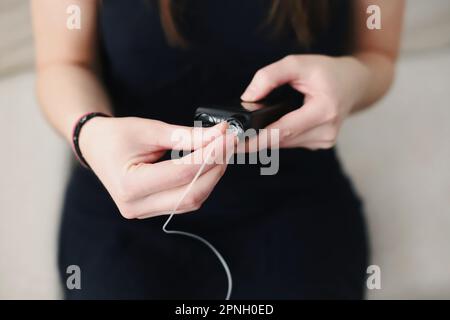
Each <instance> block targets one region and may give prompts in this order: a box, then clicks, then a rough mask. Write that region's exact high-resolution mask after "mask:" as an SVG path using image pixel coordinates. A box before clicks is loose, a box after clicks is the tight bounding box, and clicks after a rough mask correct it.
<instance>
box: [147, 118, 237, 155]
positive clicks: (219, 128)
mask: <svg viewBox="0 0 450 320" xmlns="http://www.w3.org/2000/svg"><path fill="white" fill-rule="evenodd" d="M227 127H228V124H227V123H226V122H221V123H219V124H217V125H215V126H214V127H211V128H201V127H185V126H177V125H170V124H167V123H162V125H161V126H160V128H159V134H158V137H157V138H156V139H157V141H156V142H155V144H157V145H158V146H160V147H162V148H164V149H172V150H197V149H199V148H202V147H204V146H206V145H207V144H208V143H210V142H211V141H212V140H214V139H215V138H217V137H219V136H221V135H223V134H224V133H225V131H226V129H227ZM153 135H154V132H153ZM154 139H155V137H153V140H154Z"/></svg>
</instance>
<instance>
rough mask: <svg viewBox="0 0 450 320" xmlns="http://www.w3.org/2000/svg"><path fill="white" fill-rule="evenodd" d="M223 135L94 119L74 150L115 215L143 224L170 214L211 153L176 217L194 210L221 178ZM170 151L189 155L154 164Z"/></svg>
mask: <svg viewBox="0 0 450 320" xmlns="http://www.w3.org/2000/svg"><path fill="white" fill-rule="evenodd" d="M226 129H227V126H226V124H219V125H217V126H215V127H213V128H209V129H201V128H189V127H180V126H174V125H169V124H166V123H164V122H160V121H154V120H147V119H141V118H101V117H97V118H94V119H92V120H90V121H89V122H87V123H86V125H85V126H84V127H83V129H82V130H81V133H80V149H81V151H82V153H83V156H84V158H85V159H86V161H87V162H88V163H89V165H90V167H91V168H92V170H93V171H94V172H95V173H96V175H97V176H98V178H99V179H100V180H101V182H102V183H103V184H104V186H105V187H106V189H107V190H108V191H109V193H110V194H111V196H112V198H113V200H114V201H115V203H116V205H117V207H118V208H119V210H120V212H121V214H122V215H123V216H124V217H125V218H128V219H133V218H147V217H151V216H156V215H162V214H167V213H170V212H171V211H172V210H173V209H174V206H175V205H176V203H177V202H178V201H179V199H180V197H181V195H182V194H183V191H184V189H185V187H186V185H187V184H189V183H190V182H191V180H192V179H193V178H194V176H195V175H196V173H197V171H198V170H199V168H200V166H201V165H202V163H203V161H204V160H205V157H206V155H207V154H208V153H209V152H213V153H212V158H210V161H208V165H206V167H205V168H204V171H203V173H202V175H201V176H200V177H199V179H198V180H197V182H196V183H195V184H194V186H193V188H192V189H191V191H190V193H189V194H188V195H187V196H186V198H185V200H184V201H183V202H182V203H181V205H180V206H179V208H178V210H177V213H183V212H188V211H194V210H197V209H199V208H200V206H201V205H202V203H203V202H204V201H205V200H206V198H207V197H208V196H209V194H210V193H211V191H212V190H213V188H214V186H215V185H216V183H217V182H218V181H219V179H220V178H221V177H222V175H223V173H224V172H225V169H226V160H225V159H218V157H223V156H224V155H225V154H226V153H224V152H223V151H224V150H223V147H224V146H228V149H227V150H226V151H227V152H229V151H230V150H229V149H230V148H232V147H233V146H234V143H235V142H234V139H235V136H234V135H233V134H226ZM225 143H226V145H225ZM230 146H231V147H230ZM170 149H175V150H193V149H195V151H193V152H192V153H190V154H189V155H187V156H185V157H183V158H182V160H183V161H180V159H178V160H176V159H174V160H167V161H162V162H158V163H155V162H156V161H157V160H158V159H159V158H160V157H161V156H162V155H163V154H164V153H165V151H167V150H170ZM212 149H214V150H212Z"/></svg>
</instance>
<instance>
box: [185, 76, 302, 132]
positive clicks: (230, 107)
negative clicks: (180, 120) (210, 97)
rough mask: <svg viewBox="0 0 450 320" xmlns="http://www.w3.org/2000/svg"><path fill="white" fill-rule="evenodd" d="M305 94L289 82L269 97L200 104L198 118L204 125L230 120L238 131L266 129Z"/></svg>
mask: <svg viewBox="0 0 450 320" xmlns="http://www.w3.org/2000/svg"><path fill="white" fill-rule="evenodd" d="M303 102H304V96H303V94H301V93H300V92H298V91H296V90H294V89H292V88H291V87H290V86H288V85H284V86H281V87H279V88H277V89H275V90H273V91H272V92H271V93H270V94H269V95H268V96H267V97H266V98H264V99H262V100H260V101H257V102H244V101H239V100H238V101H232V102H227V103H217V104H207V105H204V106H201V107H199V108H197V110H196V111H195V117H194V120H195V121H201V124H202V127H212V126H214V125H216V124H218V123H220V122H223V121H227V122H228V123H229V125H230V127H231V128H232V129H233V130H235V131H236V132H237V133H238V134H242V133H244V132H245V131H246V130H248V129H255V130H258V129H263V128H265V127H266V126H267V125H269V124H271V123H273V122H275V121H276V120H278V119H279V118H281V117H282V116H283V115H285V114H287V113H289V112H291V111H293V110H295V109H298V108H300V107H301V106H302V105H303Z"/></svg>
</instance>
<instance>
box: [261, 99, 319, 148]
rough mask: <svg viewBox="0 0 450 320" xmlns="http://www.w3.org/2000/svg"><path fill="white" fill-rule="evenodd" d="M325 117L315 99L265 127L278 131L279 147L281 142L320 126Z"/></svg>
mask: <svg viewBox="0 0 450 320" xmlns="http://www.w3.org/2000/svg"><path fill="white" fill-rule="evenodd" d="M324 119H326V117H325V116H324V112H323V108H322V107H321V106H320V104H319V103H318V102H316V101H315V99H311V100H310V101H308V102H306V103H305V105H303V107H301V108H300V109H297V110H294V111H292V112H290V113H288V114H286V115H284V116H283V117H281V118H280V119H278V120H277V121H275V122H274V123H272V124H270V125H269V126H267V128H266V129H269V130H270V129H279V130H280V146H282V144H283V141H288V140H290V139H293V138H295V137H297V136H299V135H301V134H303V133H304V132H306V131H308V130H310V129H312V128H314V127H317V126H320V125H322V124H323V123H324V122H325V120H324Z"/></svg>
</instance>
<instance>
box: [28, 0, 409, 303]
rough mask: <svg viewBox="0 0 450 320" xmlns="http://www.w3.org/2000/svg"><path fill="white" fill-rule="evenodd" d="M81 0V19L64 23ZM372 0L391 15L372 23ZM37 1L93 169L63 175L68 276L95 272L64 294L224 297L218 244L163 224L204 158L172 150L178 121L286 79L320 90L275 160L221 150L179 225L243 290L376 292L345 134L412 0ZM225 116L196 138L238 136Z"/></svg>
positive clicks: (372, 94) (69, 118)
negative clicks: (339, 146)
mask: <svg viewBox="0 0 450 320" xmlns="http://www.w3.org/2000/svg"><path fill="white" fill-rule="evenodd" d="M71 4H76V5H78V6H79V7H80V8H81V25H80V27H81V28H80V29H76V28H75V29H71V28H67V27H66V20H67V19H68V15H67V14H66V10H67V7H68V6H69V5H71ZM373 4H376V5H378V6H379V7H380V8H381V13H382V16H381V18H382V29H381V30H369V29H368V28H367V26H366V19H367V18H368V15H367V8H368V6H369V5H373ZM32 12H33V17H34V29H35V37H36V52H37V71H38V72H37V73H38V81H37V86H38V95H39V98H40V101H41V105H42V108H43V110H44V113H45V114H46V116H47V118H48V120H49V122H50V123H51V124H52V125H53V126H54V127H55V128H56V129H57V130H58V132H60V133H61V134H62V135H63V136H64V137H65V138H66V139H67V141H68V142H69V143H72V141H73V139H74V132H73V127H74V126H75V127H76V128H77V129H78V130H75V131H76V132H75V134H76V139H75V140H76V141H75V147H76V151H77V154H78V155H79V156H80V157H82V159H81V160H82V162H84V163H85V164H86V165H88V166H89V167H90V168H91V170H89V169H86V168H83V167H82V166H80V165H76V166H74V168H73V171H72V174H71V177H70V181H69V185H68V188H67V191H66V197H65V202H64V208H63V217H62V225H61V232H60V247H59V266H60V272H61V276H62V280H63V283H65V279H66V276H67V275H66V272H65V271H66V268H67V266H69V265H78V266H80V268H81V275H82V277H81V290H68V289H67V290H66V291H65V293H66V297H67V298H87V299H91V298H93V299H96V298H113V299H116V298H117V299H119V298H155V299H161V298H169V299H171V298H218V299H220V298H223V297H224V296H225V292H226V279H225V275H224V273H223V269H222V268H221V266H220V264H218V263H217V261H216V257H215V256H214V255H213V254H212V253H211V252H209V251H208V249H207V248H206V247H204V246H202V244H199V243H197V242H195V241H193V240H190V239H187V238H183V237H178V236H168V235H166V234H164V233H163V232H162V231H161V226H162V225H163V223H164V221H165V219H166V218H167V216H165V214H167V213H169V212H170V210H171V209H172V208H173V207H174V205H175V203H176V202H177V201H178V199H179V198H180V196H181V194H182V193H183V191H184V190H185V187H186V185H187V184H188V183H189V182H190V181H191V179H192V178H193V176H194V175H195V173H196V172H197V170H198V169H199V165H198V164H188V163H185V164H183V165H180V164H175V163H174V162H173V161H171V160H164V159H162V158H161V157H162V156H163V154H164V152H165V151H167V150H171V149H173V148H175V146H174V143H173V141H172V140H171V135H172V134H173V133H174V132H175V131H176V130H178V129H180V128H182V127H180V126H179V125H184V126H186V127H183V128H184V129H186V130H188V131H189V132H192V128H190V127H189V126H190V125H192V116H193V111H194V110H195V108H196V107H197V106H198V105H200V104H201V103H203V102H207V101H219V100H222V99H228V98H234V97H239V96H241V94H242V99H243V100H245V101H250V102H251V101H256V100H259V99H261V98H263V97H264V96H266V95H267V94H268V93H269V92H270V91H271V90H273V89H274V88H276V87H278V86H281V85H283V84H289V85H291V86H292V87H293V88H294V89H296V90H298V91H300V92H302V93H303V94H305V97H306V99H305V104H304V106H303V107H302V108H299V109H297V110H295V111H293V112H291V113H289V114H287V115H285V116H283V117H282V118H281V119H279V120H278V121H276V122H274V123H273V124H271V125H270V126H269V128H274V129H279V130H280V147H281V150H280V170H279V172H278V174H277V175H273V176H261V175H259V166H258V165H244V166H243V165H230V166H228V168H227V172H226V174H224V172H225V169H226V165H224V164H214V165H210V166H208V167H207V168H206V170H205V171H204V172H203V173H202V175H201V176H200V178H199V180H198V181H197V183H196V184H195V185H194V187H193V190H191V192H190V195H188V197H187V198H186V199H185V201H183V203H182V204H181V206H180V208H179V211H178V213H186V212H191V211H195V213H193V214H189V215H187V214H182V215H177V216H176V217H175V219H174V220H173V222H172V223H171V224H172V225H171V227H172V228H173V229H179V230H185V231H190V232H194V233H196V234H199V235H201V236H203V237H205V238H207V239H208V240H210V241H211V242H212V243H214V245H215V246H216V247H217V248H218V249H219V250H220V251H221V252H222V254H223V255H224V257H225V258H226V259H227V261H228V262H229V265H230V268H231V271H232V273H233V280H234V288H233V295H232V298H233V299H260V298H275V299H298V298H307V299H308V298H325V299H361V298H363V297H364V287H365V270H366V267H367V264H368V245H367V239H366V230H365V224H364V219H363V216H362V208H361V203H360V201H359V199H358V197H357V195H356V194H355V192H354V190H353V189H352V186H351V183H350V182H349V180H348V179H347V178H346V176H345V174H344V173H343V172H342V169H341V167H340V165H339V162H338V160H337V158H336V153H335V150H334V148H333V146H334V144H335V141H336V138H337V135H338V131H339V128H340V126H341V124H342V122H343V120H345V118H346V117H347V116H348V115H350V114H351V113H353V112H356V111H359V110H362V109H365V108H367V107H368V106H370V105H371V104H373V103H374V102H375V101H377V100H378V99H380V98H381V97H382V96H383V95H384V94H385V93H386V91H387V90H388V88H389V86H390V85H391V82H392V78H393V74H394V66H395V60H396V57H397V51H398V44H399V38H400V29H401V20H402V19H401V18H402V13H403V1H402V0H398V1H382V0H372V1H369V0H360V1H325V0H323V1H317V0H314V1H312V0H302V1H297V0H291V1H289V0H274V1H269V0H266V1H196V2H195V3H193V2H189V3H188V1H176V0H172V1H170V0H160V1H156V0H153V1H152V0H143V1H138V0H136V1H120V0H103V1H90V0H89V1H88V0H77V1H74V0H71V1H68V0H67V1H66V0H61V1H58V2H55V1H53V0H35V1H33V5H32ZM95 112H101V113H103V114H106V115H109V116H110V117H105V116H98V115H97V116H94V115H93V114H92V113H95ZM86 114H89V115H90V116H89V117H88V118H87V119H86V118H85V119H84V120H83V121H81V123H80V120H79V119H80V117H82V116H83V115H86ZM85 120H88V121H85ZM211 130H212V129H209V130H208V129H205V130H204V131H205V133H207V134H206V136H209V138H208V139H200V140H201V141H196V139H197V140H198V139H199V138H195V137H196V135H191V134H188V137H190V139H188V140H189V141H187V144H189V143H195V142H197V144H198V145H199V148H198V149H196V150H195V151H194V153H195V152H199V153H200V152H201V153H205V152H207V150H208V148H213V147H215V146H217V144H216V141H217V140H218V139H214V137H215V138H218V137H226V138H227V139H230V138H229V136H228V135H226V134H225V133H224V132H225V131H224V130H225V127H224V126H221V125H219V126H218V127H216V128H215V129H214V130H215V133H212V131H211ZM208 132H209V134H208ZM217 132H218V133H217ZM211 139H212V141H211ZM183 147H186V148H187V149H189V146H187V145H186V146H183ZM200 207H201V208H200ZM149 217H151V218H149ZM124 218H126V219H124ZM142 218H149V219H146V220H142Z"/></svg>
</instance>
